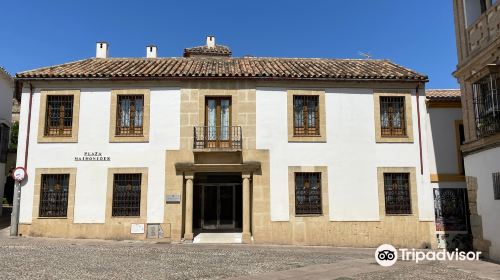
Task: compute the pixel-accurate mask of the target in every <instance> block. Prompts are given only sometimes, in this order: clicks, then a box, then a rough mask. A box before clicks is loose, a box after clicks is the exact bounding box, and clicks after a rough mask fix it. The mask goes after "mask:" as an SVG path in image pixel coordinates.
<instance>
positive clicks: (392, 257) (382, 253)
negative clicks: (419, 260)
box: [375, 244, 398, 266]
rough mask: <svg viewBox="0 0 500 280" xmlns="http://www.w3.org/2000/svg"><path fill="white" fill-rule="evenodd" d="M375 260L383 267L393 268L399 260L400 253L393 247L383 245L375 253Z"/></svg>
mask: <svg viewBox="0 0 500 280" xmlns="http://www.w3.org/2000/svg"><path fill="white" fill-rule="evenodd" d="M375 260H376V261H377V263H378V264H380V265H381V266H391V265H393V264H395V263H396V261H397V260H398V251H397V250H396V248H394V246H392V245H389V244H382V245H380V246H378V248H377V250H376V251H375Z"/></svg>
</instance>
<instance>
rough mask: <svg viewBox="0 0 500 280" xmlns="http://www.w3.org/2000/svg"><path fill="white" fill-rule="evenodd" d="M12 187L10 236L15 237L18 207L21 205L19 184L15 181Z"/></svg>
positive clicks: (17, 223)
mask: <svg viewBox="0 0 500 280" xmlns="http://www.w3.org/2000/svg"><path fill="white" fill-rule="evenodd" d="M14 186H15V187H14V199H13V200H14V204H13V205H12V215H11V217H10V236H17V229H18V225H19V208H20V207H19V206H20V205H21V182H17V181H16V184H15V185H14Z"/></svg>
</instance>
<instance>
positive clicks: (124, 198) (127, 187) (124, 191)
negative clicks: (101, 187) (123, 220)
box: [112, 173, 142, 217]
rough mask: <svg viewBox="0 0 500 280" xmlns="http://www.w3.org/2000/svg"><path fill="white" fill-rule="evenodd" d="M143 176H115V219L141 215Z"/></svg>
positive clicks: (113, 210) (113, 214)
mask: <svg viewBox="0 0 500 280" xmlns="http://www.w3.org/2000/svg"><path fill="white" fill-rule="evenodd" d="M141 176H142V174H140V173H139V174H114V178H113V207H112V216H113V217H127V216H137V217H138V216H140V215H141Z"/></svg>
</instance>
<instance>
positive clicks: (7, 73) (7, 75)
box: [0, 66, 12, 81]
mask: <svg viewBox="0 0 500 280" xmlns="http://www.w3.org/2000/svg"><path fill="white" fill-rule="evenodd" d="M0 74H1V75H3V76H5V77H6V78H7V79H9V80H11V81H12V76H11V75H10V74H9V72H7V70H5V68H3V67H2V66H0Z"/></svg>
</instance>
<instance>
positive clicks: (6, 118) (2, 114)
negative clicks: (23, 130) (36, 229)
mask: <svg viewBox="0 0 500 280" xmlns="http://www.w3.org/2000/svg"><path fill="white" fill-rule="evenodd" d="M0 71H2V70H0ZM13 93H14V85H13V82H12V80H11V79H9V78H8V77H6V76H5V75H4V74H3V73H0V123H4V124H6V125H8V126H10V121H11V116H12V97H13ZM5 175H6V174H5V163H0V214H2V198H3V193H4V184H5V179H6V177H5Z"/></svg>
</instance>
